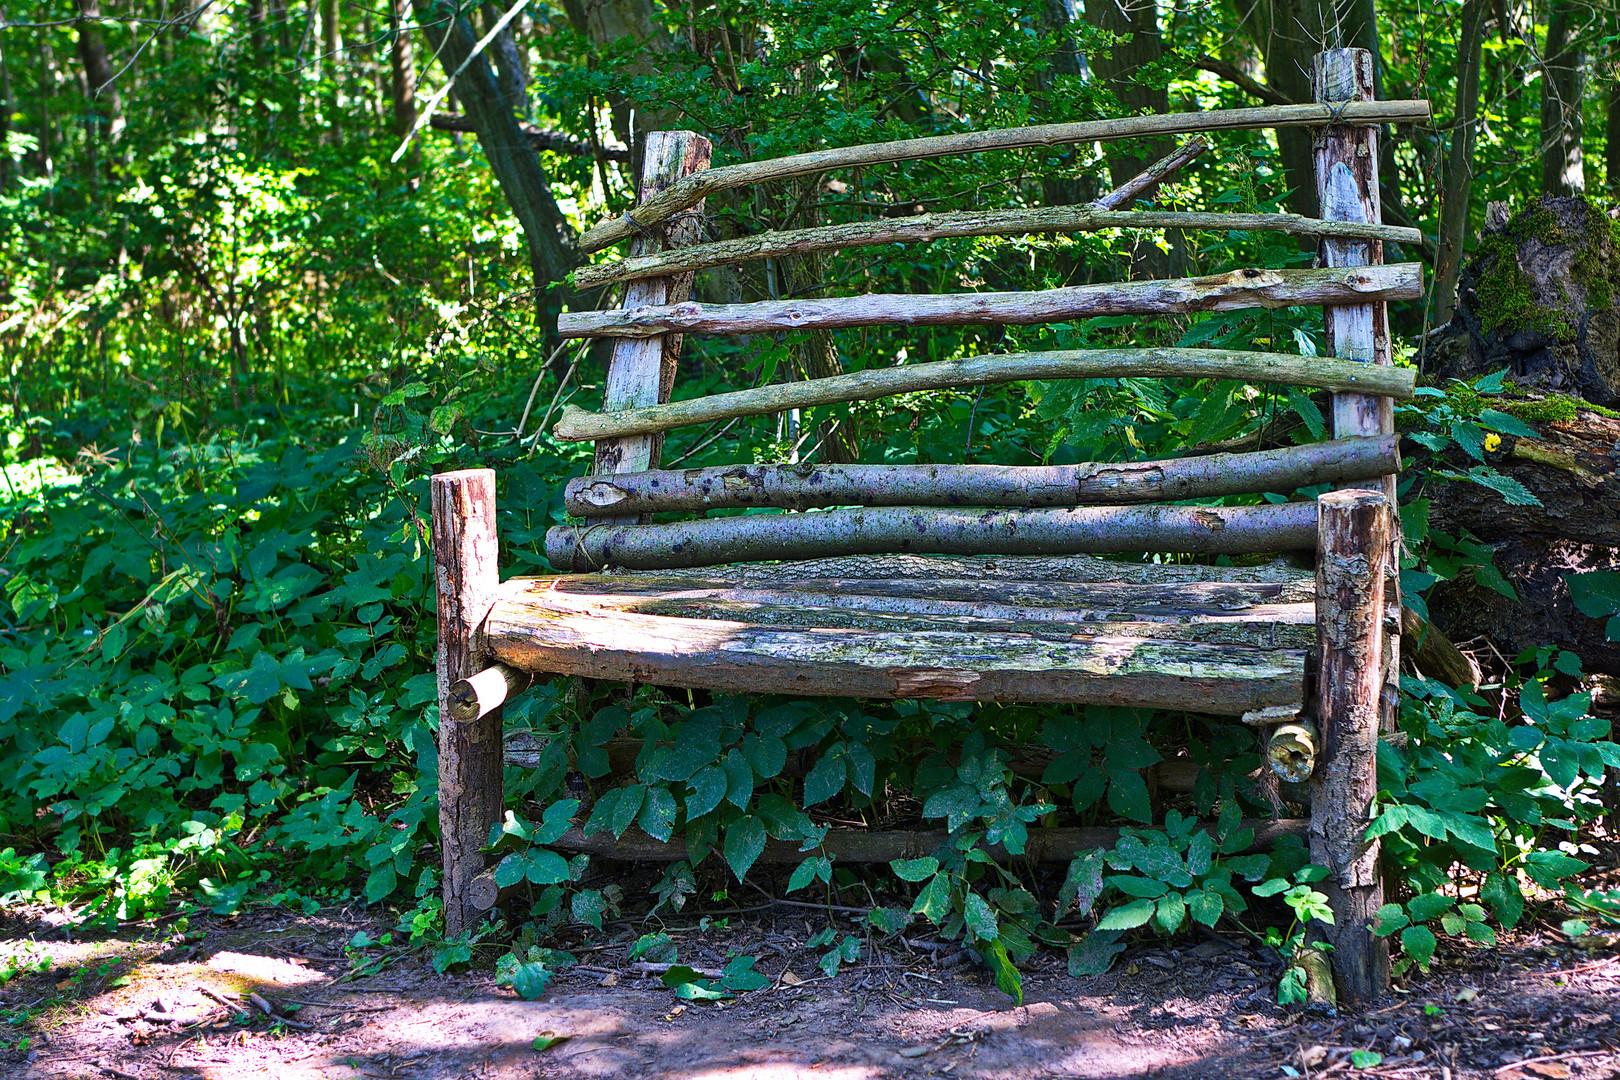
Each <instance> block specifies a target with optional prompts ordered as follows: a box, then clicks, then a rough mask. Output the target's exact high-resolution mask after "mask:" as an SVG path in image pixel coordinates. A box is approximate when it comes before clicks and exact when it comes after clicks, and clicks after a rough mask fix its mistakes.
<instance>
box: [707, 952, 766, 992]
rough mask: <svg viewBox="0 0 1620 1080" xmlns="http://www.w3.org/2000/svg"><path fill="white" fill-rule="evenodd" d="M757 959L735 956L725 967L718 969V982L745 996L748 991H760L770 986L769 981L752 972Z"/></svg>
mask: <svg viewBox="0 0 1620 1080" xmlns="http://www.w3.org/2000/svg"><path fill="white" fill-rule="evenodd" d="M757 961H758V957H754V956H735V957H732V959H731V960H730V962H728V963H727V964H726V966H725V967H723V968H721V969H720V981H721V983H723V984H724V985H725V986H727V987H729V988H730V989H732V990H735V991H736V992H738V993H739V994H746V993H747V992H748V991H750V990H762V989H764V988H765V987H767V986H769V985H771V980H770V979H769V978H768V977H766V976H764V975H761V974H760V973H759V972H757V971H755V970H754V964H755V963H756V962H757Z"/></svg>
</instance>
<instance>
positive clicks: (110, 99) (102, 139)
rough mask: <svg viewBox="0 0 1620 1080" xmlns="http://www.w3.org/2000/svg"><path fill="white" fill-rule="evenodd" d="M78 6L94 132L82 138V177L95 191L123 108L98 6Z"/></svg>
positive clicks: (89, 2) (91, 2)
mask: <svg viewBox="0 0 1620 1080" xmlns="http://www.w3.org/2000/svg"><path fill="white" fill-rule="evenodd" d="M78 7H79V18H78V22H77V24H76V26H75V29H76V30H77V31H78V39H79V62H80V63H82V64H83V65H84V81H85V93H86V94H87V95H88V96H89V98H90V102H91V107H92V113H91V116H90V117H89V118H88V121H89V124H90V125H91V126H92V128H93V131H94V133H93V134H92V136H91V137H90V138H89V139H87V140H86V141H85V142H86V146H85V150H86V153H85V176H86V178H87V180H88V182H89V185H90V189H91V190H92V191H95V190H96V188H97V185H98V183H99V180H100V169H101V165H100V160H101V157H102V154H103V153H104V151H105V150H106V149H107V148H108V147H110V146H112V145H113V144H114V143H116V142H117V141H118V137H119V136H120V135H121V134H123V131H124V111H123V105H122V102H121V101H120V100H119V96H118V87H117V86H116V85H114V83H113V69H112V64H110V63H109V62H108V60H107V42H106V39H105V38H103V37H102V34H101V8H100V6H99V5H98V4H97V2H96V0H78Z"/></svg>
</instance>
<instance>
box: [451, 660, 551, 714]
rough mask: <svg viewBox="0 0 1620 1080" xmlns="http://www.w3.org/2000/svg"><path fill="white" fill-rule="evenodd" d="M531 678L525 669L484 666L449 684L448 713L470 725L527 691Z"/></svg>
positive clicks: (497, 665)
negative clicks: (473, 673) (474, 672)
mask: <svg viewBox="0 0 1620 1080" xmlns="http://www.w3.org/2000/svg"><path fill="white" fill-rule="evenodd" d="M533 681H534V680H533V678H531V677H530V675H529V673H528V672H526V671H518V670H516V669H515V668H509V667H507V666H506V665H505V664H496V665H495V666H494V667H487V668H485V669H484V670H483V671H480V672H478V673H477V674H476V675H469V676H468V677H467V678H465V679H462V680H461V681H459V682H456V683H452V684H451V686H450V715H451V716H452V717H454V718H455V719H456V720H457V721H458V722H460V723H463V724H470V723H472V722H473V721H474V720H479V719H482V718H483V717H486V716H488V715H489V714H490V713H492V712H494V711H495V710H496V709H498V708H500V707H501V706H502V705H504V704H505V703H506V702H507V701H508V700H510V699H511V698H513V697H516V696H517V695H518V694H521V693H522V692H523V691H524V690H527V689H528V687H529V684H530V683H531V682H533Z"/></svg>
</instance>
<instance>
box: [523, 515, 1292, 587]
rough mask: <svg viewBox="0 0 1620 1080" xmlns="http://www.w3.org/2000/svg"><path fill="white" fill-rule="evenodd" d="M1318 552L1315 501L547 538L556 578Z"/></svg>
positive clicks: (787, 518)
mask: <svg viewBox="0 0 1620 1080" xmlns="http://www.w3.org/2000/svg"><path fill="white" fill-rule="evenodd" d="M1315 545H1316V504H1315V503H1313V502H1299V503H1282V504H1279V505H1275V506H1123V507H1122V506H1098V507H1082V508H1078V509H1034V510H953V509H946V508H942V507H879V508H872V509H860V510H822V511H815V512H812V513H806V514H770V515H764V514H756V515H748V516H744V517H724V518H706V519H702V520H698V521H681V522H675V523H673V524H668V525H589V526H587V525H559V526H555V527H553V528H552V529H550V530H548V531H547V533H546V558H547V559H548V560H549V561H550V562H551V565H552V567H553V568H554V569H556V570H558V571H560V572H567V571H569V570H574V571H580V570H597V569H601V568H603V567H608V566H614V567H623V568H625V569H630V570H657V569H662V568H666V567H683V566H703V565H705V564H710V563H722V562H758V561H760V560H765V559H773V560H774V559H810V558H819V557H823V556H837V555H873V554H878V553H881V552H890V551H900V552H910V553H914V554H938V555H1065V554H1079V553H1087V552H1089V553H1103V552H1127V551H1178V552H1198V553H1209V554H1226V555H1236V554H1245V553H1249V552H1256V551H1290V550H1305V549H1310V548H1314V547H1315Z"/></svg>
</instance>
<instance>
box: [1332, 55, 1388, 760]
mask: <svg viewBox="0 0 1620 1080" xmlns="http://www.w3.org/2000/svg"><path fill="white" fill-rule="evenodd" d="M1373 62H1374V61H1373V55H1372V53H1370V52H1368V51H1367V50H1366V49H1329V50H1328V51H1326V52H1322V53H1318V54H1317V55H1316V59H1315V60H1314V61H1313V63H1312V65H1311V82H1312V85H1313V87H1314V89H1315V96H1316V100H1317V101H1319V102H1323V103H1324V104H1328V105H1338V104H1342V103H1343V102H1346V101H1371V100H1373V97H1374V94H1373ZM1314 154H1315V160H1316V194H1317V202H1318V205H1319V206H1320V207H1321V216H1322V218H1323V220H1326V221H1356V222H1366V223H1372V224H1380V223H1382V221H1383V212H1382V210H1381V208H1380V205H1379V197H1378V128H1376V127H1353V126H1351V125H1348V124H1334V125H1331V126H1329V127H1327V128H1325V129H1323V130H1322V131H1321V132H1320V133H1319V134H1318V136H1317V139H1316V144H1315V150H1314ZM1320 254H1321V259H1322V265H1323V266H1328V267H1348V266H1373V265H1378V264H1381V263H1382V262H1383V261H1384V242H1383V241H1382V240H1352V239H1344V238H1326V237H1324V238H1323V240H1322V245H1321V249H1320ZM1322 315H1323V320H1324V324H1325V325H1324V329H1325V331H1326V334H1325V337H1326V342H1327V353H1328V355H1329V356H1336V357H1340V358H1342V359H1349V360H1360V361H1363V362H1364V363H1370V364H1382V365H1384V366H1385V367H1388V366H1389V364H1390V363H1391V357H1390V343H1389V308H1388V305H1387V304H1384V303H1382V302H1380V303H1376V304H1349V305H1344V306H1340V307H1327V308H1324V309H1323V311H1322ZM1394 430H1395V403H1394V401H1393V399H1391V398H1387V397H1377V396H1373V395H1370V394H1334V395H1333V435H1334V438H1339V439H1342V438H1347V437H1350V436H1354V435H1388V434H1390V433H1391V432H1393V431H1394ZM1395 485H1396V477H1394V476H1386V477H1384V478H1383V479H1382V481H1369V482H1364V483H1361V484H1358V485H1353V486H1358V487H1369V488H1374V489H1375V490H1382V491H1383V493H1384V497H1385V498H1387V499H1388V500H1389V505H1390V506H1391V507H1392V508H1393V507H1395V506H1398V505H1399V502H1398V500H1397V499H1396V494H1395ZM1390 544H1391V556H1390V564H1389V565H1390V573H1391V574H1392V575H1393V580H1392V582H1391V584H1390V586H1389V590H1390V597H1391V600H1392V602H1393V604H1394V607H1395V609H1396V610H1397V611H1398V610H1400V565H1401V563H1400V551H1401V533H1400V519H1399V517H1397V518H1396V519H1395V523H1394V526H1393V532H1392V533H1391V536H1390ZM1384 640H1385V643H1386V646H1387V648H1386V650H1385V655H1384V658H1383V666H1384V687H1383V690H1382V694H1383V700H1384V707H1383V710H1382V712H1381V714H1380V717H1379V727H1380V729H1381V730H1383V731H1393V730H1395V710H1396V708H1397V707H1398V706H1399V704H1400V658H1401V638H1400V628H1399V627H1398V626H1397V627H1394V628H1393V629H1392V632H1391V633H1389V634H1388V635H1387V636H1386V637H1385V639H1384Z"/></svg>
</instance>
